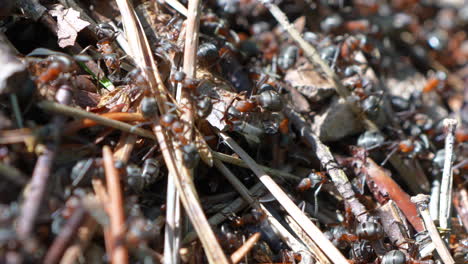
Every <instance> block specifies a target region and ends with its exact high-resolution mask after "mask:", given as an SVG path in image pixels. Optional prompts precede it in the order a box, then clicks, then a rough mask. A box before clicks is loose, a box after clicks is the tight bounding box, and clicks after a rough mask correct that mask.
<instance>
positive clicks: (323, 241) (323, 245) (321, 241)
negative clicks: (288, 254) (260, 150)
mask: <svg viewBox="0 0 468 264" xmlns="http://www.w3.org/2000/svg"><path fill="white" fill-rule="evenodd" d="M219 135H220V137H221V138H222V139H223V141H224V142H225V144H227V145H228V146H229V147H230V148H231V149H233V150H234V151H235V152H236V153H237V154H238V155H239V156H240V157H241V158H242V159H243V160H244V161H245V162H246V163H247V164H248V165H249V167H250V169H251V170H252V171H253V172H254V173H255V175H257V177H258V178H259V179H260V181H261V182H262V183H263V184H264V185H265V187H266V188H267V189H268V190H269V191H270V193H271V194H272V195H273V196H274V197H275V198H276V199H277V200H278V202H279V203H280V204H281V205H282V206H283V207H284V209H285V210H286V211H287V212H288V213H289V214H290V215H291V217H293V219H294V220H295V221H296V222H297V223H300V225H301V227H302V229H303V230H304V231H305V232H306V233H307V234H308V235H309V236H310V238H312V240H314V242H315V243H316V244H317V245H319V246H320V249H321V250H322V251H323V252H324V253H325V254H326V255H327V256H328V258H329V259H330V260H331V261H332V262H333V263H347V260H346V258H345V257H344V256H343V255H342V254H341V252H340V251H339V250H338V249H337V248H336V247H335V246H334V245H333V244H332V243H331V242H330V241H329V240H328V239H327V238H326V237H325V235H324V234H323V233H322V231H320V229H318V228H317V226H315V224H314V223H312V221H310V219H309V218H308V217H307V216H306V215H305V214H304V213H303V212H302V211H301V210H300V209H299V208H298V207H297V205H296V204H294V202H293V201H291V199H290V198H289V197H288V195H287V194H286V193H285V192H284V191H283V190H282V189H281V188H280V187H279V186H278V185H277V184H276V183H275V181H273V179H272V178H271V177H270V176H269V175H267V174H265V172H264V171H263V170H262V169H261V168H260V167H258V165H257V163H256V162H255V161H254V160H253V159H252V158H251V157H250V156H249V154H247V152H245V151H244V150H243V149H242V148H241V147H240V146H239V145H238V144H237V143H236V142H235V141H234V140H232V138H230V137H229V136H227V135H226V134H224V133H219Z"/></svg>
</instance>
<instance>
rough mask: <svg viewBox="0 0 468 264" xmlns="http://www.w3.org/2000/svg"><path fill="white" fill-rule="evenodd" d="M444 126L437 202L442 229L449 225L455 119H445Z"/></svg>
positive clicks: (446, 228)
mask: <svg viewBox="0 0 468 264" xmlns="http://www.w3.org/2000/svg"><path fill="white" fill-rule="evenodd" d="M444 126H445V129H446V131H447V136H446V137H445V160H444V170H443V174H442V182H441V185H440V204H439V226H440V228H442V229H443V230H447V231H448V228H449V227H450V215H451V211H452V186H453V170H452V165H453V145H454V144H455V129H456V127H457V120H455V119H445V120H444Z"/></svg>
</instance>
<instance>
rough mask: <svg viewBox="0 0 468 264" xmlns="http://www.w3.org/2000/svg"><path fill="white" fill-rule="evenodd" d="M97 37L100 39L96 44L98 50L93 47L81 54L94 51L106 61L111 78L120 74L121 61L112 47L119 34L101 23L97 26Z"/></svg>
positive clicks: (106, 24)
mask: <svg viewBox="0 0 468 264" xmlns="http://www.w3.org/2000/svg"><path fill="white" fill-rule="evenodd" d="M97 27H98V28H97V30H96V35H97V37H98V42H97V43H96V47H97V49H95V48H93V47H92V46H88V47H86V48H84V49H83V51H81V52H80V54H82V53H84V52H85V51H87V50H88V49H94V50H95V51H97V52H98V53H99V54H100V58H101V59H102V60H103V61H104V64H105V65H106V67H107V70H108V71H109V76H114V75H115V74H120V60H121V58H119V56H118V54H117V52H116V51H115V50H114V47H113V46H112V42H113V41H114V40H115V38H116V37H117V35H118V32H116V31H115V30H114V28H113V27H112V26H111V25H110V24H108V23H101V24H99V25H98V26H97Z"/></svg>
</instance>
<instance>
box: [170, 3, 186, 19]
mask: <svg viewBox="0 0 468 264" xmlns="http://www.w3.org/2000/svg"><path fill="white" fill-rule="evenodd" d="M165 2H166V4H168V5H170V6H171V7H172V8H174V9H175V10H176V11H177V12H179V13H181V14H182V15H183V16H185V17H187V14H188V10H187V8H186V7H185V6H184V5H183V4H181V3H180V2H179V1H177V0H165Z"/></svg>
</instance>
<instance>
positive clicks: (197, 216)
mask: <svg viewBox="0 0 468 264" xmlns="http://www.w3.org/2000/svg"><path fill="white" fill-rule="evenodd" d="M117 5H118V7H119V10H120V12H121V14H122V22H123V25H124V28H125V33H126V35H127V40H128V41H129V46H130V51H131V52H130V55H131V56H132V57H133V58H134V59H135V62H136V64H137V66H138V67H139V68H140V69H141V70H142V73H143V74H144V75H145V77H146V78H147V80H148V85H149V87H150V90H151V91H152V93H153V95H154V96H155V98H156V101H157V103H158V107H159V110H160V112H161V114H164V113H166V112H167V110H168V105H167V104H166V102H168V101H169V94H168V92H167V89H166V88H165V87H164V84H163V81H162V79H161V76H160V75H159V72H158V68H157V65H156V62H155V60H154V58H153V56H152V51H151V49H150V46H149V43H148V40H147V38H146V36H145V35H144V33H143V30H142V26H141V23H139V21H138V18H137V17H136V15H135V12H134V10H133V7H132V6H131V4H130V3H129V1H127V0H117ZM146 69H150V70H151V71H148V70H146ZM155 121H157V120H155ZM153 131H154V133H155V134H156V137H157V139H158V143H159V145H160V149H161V150H162V153H163V157H164V161H165V162H166V166H167V168H168V170H169V173H170V174H172V175H173V176H174V182H175V184H176V187H177V190H178V191H179V193H180V198H181V201H182V203H183V205H184V208H185V210H186V212H187V214H188V216H189V218H190V220H191V221H192V224H193V226H194V228H195V230H196V232H197V233H198V234H199V237H200V240H201V242H202V244H203V247H204V249H205V252H206V255H207V258H208V262H210V263H228V262H229V261H228V258H227V257H226V256H225V254H224V252H223V251H222V249H221V247H220V245H219V243H218V241H217V240H216V237H215V235H214V233H213V230H212V229H211V227H210V225H209V223H208V220H207V219H206V216H205V215H204V213H203V210H202V208H201V205H200V203H199V201H198V197H197V194H196V190H195V187H194V184H193V181H192V179H191V177H190V172H189V170H188V169H187V168H185V167H182V168H180V167H178V166H177V164H178V162H176V160H175V157H176V156H177V157H181V156H182V154H181V152H180V150H178V149H175V150H174V149H173V148H171V146H172V145H171V144H169V143H168V139H167V137H166V134H165V132H164V131H163V129H162V127H161V126H160V125H158V124H157V123H156V124H155V125H154V126H153ZM174 152H176V153H177V154H176V155H174V154H175V153H174Z"/></svg>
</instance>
